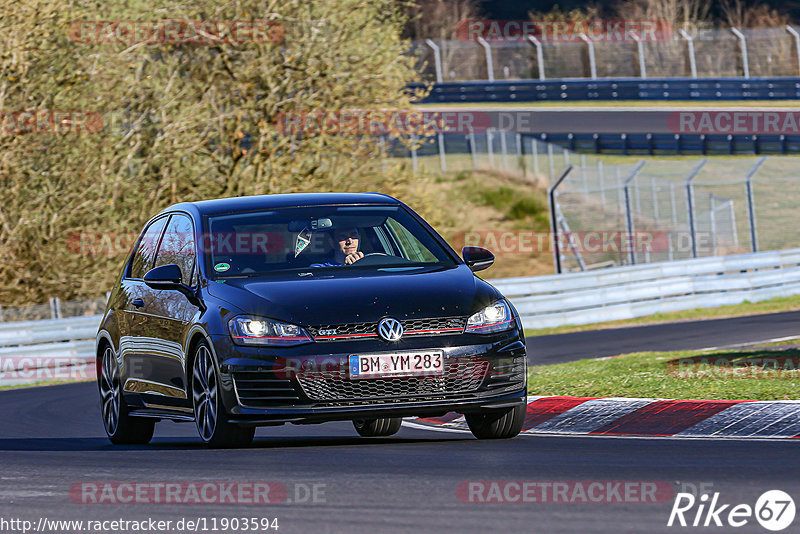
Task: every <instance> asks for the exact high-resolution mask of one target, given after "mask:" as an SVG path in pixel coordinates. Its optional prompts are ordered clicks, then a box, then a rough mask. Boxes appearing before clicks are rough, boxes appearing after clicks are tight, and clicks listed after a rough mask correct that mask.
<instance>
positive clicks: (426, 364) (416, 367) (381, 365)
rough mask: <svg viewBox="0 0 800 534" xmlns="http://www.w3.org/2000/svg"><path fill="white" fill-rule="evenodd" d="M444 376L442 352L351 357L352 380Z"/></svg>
mask: <svg viewBox="0 0 800 534" xmlns="http://www.w3.org/2000/svg"><path fill="white" fill-rule="evenodd" d="M442 374H444V354H443V353H442V351H422V352H403V353H398V354H351V355H350V378H379V377H396V376H440V375H442Z"/></svg>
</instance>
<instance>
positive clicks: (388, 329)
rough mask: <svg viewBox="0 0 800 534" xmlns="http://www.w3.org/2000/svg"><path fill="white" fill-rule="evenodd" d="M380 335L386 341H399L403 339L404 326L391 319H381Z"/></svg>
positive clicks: (379, 324) (379, 325)
mask: <svg viewBox="0 0 800 534" xmlns="http://www.w3.org/2000/svg"><path fill="white" fill-rule="evenodd" d="M378 335H379V336H381V338H382V339H383V340H385V341H397V340H398V339H400V338H401V337H403V325H401V324H400V321H398V320H397V319H392V318H391V317H387V318H386V319H381V322H379V323H378Z"/></svg>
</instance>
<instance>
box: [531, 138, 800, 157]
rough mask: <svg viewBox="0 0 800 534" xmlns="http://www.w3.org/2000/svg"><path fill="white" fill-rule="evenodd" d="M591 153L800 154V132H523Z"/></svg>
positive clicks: (574, 149) (548, 141)
mask: <svg viewBox="0 0 800 534" xmlns="http://www.w3.org/2000/svg"><path fill="white" fill-rule="evenodd" d="M522 136H523V137H525V138H528V139H530V138H536V139H539V140H541V141H543V142H545V143H553V144H555V145H559V146H562V147H564V148H568V149H569V150H572V151H574V152H583V153H594V154H623V155H634V154H647V155H658V154H662V155H680V154H684V155H688V154H745V155H747V154H753V155H757V154H800V135H705V134H649V133H648V134H624V133H622V134H608V133H605V134H547V133H543V134H541V135H533V134H522Z"/></svg>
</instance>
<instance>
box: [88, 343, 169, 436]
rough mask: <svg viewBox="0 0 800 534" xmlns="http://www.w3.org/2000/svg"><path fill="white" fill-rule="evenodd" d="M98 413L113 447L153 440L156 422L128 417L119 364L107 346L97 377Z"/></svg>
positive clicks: (144, 418)
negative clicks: (98, 393) (98, 391)
mask: <svg viewBox="0 0 800 534" xmlns="http://www.w3.org/2000/svg"><path fill="white" fill-rule="evenodd" d="M97 384H98V387H99V389H100V413H101V415H102V417H103V427H104V428H105V431H106V435H107V436H108V439H109V441H111V443H113V444H114V445H145V444H147V443H150V440H151V439H153V431H154V430H155V426H156V422H155V420H154V419H148V418H146V417H131V416H130V415H129V413H130V409H129V408H128V405H127V404H126V403H125V400H124V399H123V398H122V384H121V379H120V372H119V364H118V362H117V358H116V356H115V355H114V351H113V349H112V348H111V347H110V346H108V345H106V346H105V348H104V349H103V356H102V358H101V360H100V374H99V376H98V377H97Z"/></svg>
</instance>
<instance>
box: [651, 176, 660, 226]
mask: <svg viewBox="0 0 800 534" xmlns="http://www.w3.org/2000/svg"><path fill="white" fill-rule="evenodd" d="M650 187H651V188H652V190H653V220H654V221H655V222H658V219H659V210H658V187H657V186H656V178H655V176H651V177H650Z"/></svg>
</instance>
